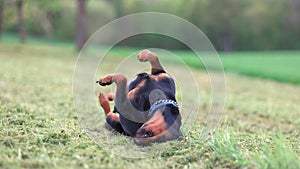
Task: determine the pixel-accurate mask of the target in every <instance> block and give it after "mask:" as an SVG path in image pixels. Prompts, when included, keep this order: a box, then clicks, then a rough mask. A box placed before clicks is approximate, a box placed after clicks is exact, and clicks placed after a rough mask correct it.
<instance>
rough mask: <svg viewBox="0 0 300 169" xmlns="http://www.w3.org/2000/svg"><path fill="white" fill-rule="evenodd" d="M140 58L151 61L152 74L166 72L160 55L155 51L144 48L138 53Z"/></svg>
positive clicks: (143, 60) (140, 59)
mask: <svg viewBox="0 0 300 169" xmlns="http://www.w3.org/2000/svg"><path fill="white" fill-rule="evenodd" d="M138 60H139V61H141V62H147V61H148V62H149V63H150V64H151V74H153V75H156V74H159V73H166V72H165V71H164V68H163V67H162V65H161V64H160V62H159V60H158V57H157V55H156V54H155V53H153V52H151V51H149V50H147V49H146V50H143V51H141V52H140V53H139V54H138Z"/></svg>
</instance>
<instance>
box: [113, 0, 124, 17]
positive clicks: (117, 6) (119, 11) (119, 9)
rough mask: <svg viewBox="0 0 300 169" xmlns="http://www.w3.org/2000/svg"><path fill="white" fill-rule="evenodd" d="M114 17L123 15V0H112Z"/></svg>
mask: <svg viewBox="0 0 300 169" xmlns="http://www.w3.org/2000/svg"><path fill="white" fill-rule="evenodd" d="M112 3H113V6H114V10H115V14H116V18H120V17H121V16H123V0H113V1H112Z"/></svg>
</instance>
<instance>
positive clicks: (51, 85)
mask: <svg viewBox="0 0 300 169" xmlns="http://www.w3.org/2000/svg"><path fill="white" fill-rule="evenodd" d="M124 51H125V52H130V50H128V51H126V50H124ZM124 51H123V52H122V50H120V51H119V52H120V53H119V55H121V54H124V53H125V52H124ZM238 54H240V53H237V55H238ZM250 54H251V53H250V52H249V55H250ZM262 54H263V53H259V54H255V53H253V55H262ZM265 54H266V55H268V53H265ZM112 55H114V56H116V55H118V54H116V53H112ZM187 55H188V54H187ZM232 55H235V53H232ZM76 56H77V53H76V52H74V49H73V47H72V46H71V45H63V46H62V47H61V46H60V45H54V44H51V43H49V44H48V43H46V42H45V43H36V42H30V43H28V44H24V45H20V44H18V43H15V42H0V67H1V72H2V73H1V74H0V87H1V90H0V168H300V164H299V156H300V155H299V154H300V147H299V140H298V139H299V128H300V120H299V116H300V112H299V110H300V106H299V104H298V103H299V101H300V97H299V96H300V86H297V85H293V84H288V83H278V82H276V81H273V80H263V79H259V78H249V77H245V76H241V75H239V74H234V73H230V72H229V73H227V74H226V79H227V91H226V97H227V101H226V107H225V110H224V114H223V116H222V123H221V124H220V125H219V127H218V128H217V130H216V131H215V133H214V134H213V135H212V137H211V138H210V139H208V140H207V141H201V140H200V139H199V138H200V135H201V131H202V129H203V127H204V125H205V122H204V121H203V119H202V116H199V117H198V119H196V122H195V123H194V125H193V127H192V128H191V129H190V130H189V131H184V133H183V134H184V137H185V139H183V140H181V141H173V142H167V143H163V144H155V145H153V146H151V147H146V148H139V147H136V146H134V145H133V142H132V140H131V139H129V138H126V137H124V136H120V135H117V134H114V133H111V132H109V131H106V130H104V129H103V128H102V124H101V122H100V121H99V124H98V126H100V127H99V128H97V127H98V126H96V127H95V126H94V127H95V128H96V129H95V131H94V134H97V133H98V135H99V137H98V140H97V143H98V144H99V145H97V144H95V143H94V141H93V140H92V139H91V138H90V137H89V136H90V135H89V134H88V133H87V132H86V130H83V128H82V125H81V123H80V122H79V119H78V116H77V115H76V113H75V112H76V110H75V109H74V105H73V104H74V103H73V96H72V78H73V69H74V64H75V62H76ZM225 57H226V58H227V57H228V58H230V57H231V56H224V58H225ZM233 57H235V56H233ZM121 61H122V57H117V56H116V57H112V58H109V59H107V60H105V62H106V66H105V65H103V68H102V69H101V70H100V73H99V74H105V73H111V72H112V71H114V69H115V66H117V65H118V63H120V62H121ZM227 61H228V62H229V60H227ZM128 62H129V63H137V62H136V61H135V60H130V59H129V60H128ZM163 64H164V66H165V67H167V70H169V71H170V73H173V74H175V75H176V76H177V75H178V76H179V77H183V79H182V81H184V82H187V80H189V79H184V77H185V76H186V75H185V74H183V73H184V72H185V70H184V69H183V68H181V67H178V66H176V65H174V64H173V63H169V62H168V61H163ZM143 66H144V65H142V68H143ZM134 70H139V67H133V66H132V67H130V68H128V69H124V70H123V69H122V71H127V72H125V73H130V72H132V71H134ZM192 72H193V73H194V74H195V76H196V77H200V78H198V80H199V84H201V86H200V87H201V88H200V94H201V96H202V98H203V99H202V100H201V104H200V112H201V113H202V114H205V112H207V111H208V109H209V98H210V83H209V77H208V75H207V73H206V72H205V71H202V70H198V69H192ZM291 74H292V73H291ZM186 78H188V76H187V77H186ZM83 83H84V82H83ZM100 90H106V91H108V90H109V89H107V88H105V89H104V88H96V92H99V91H100ZM180 90H181V93H184V94H185V93H187V94H188V96H187V100H191V103H190V104H192V101H193V100H195V98H194V97H195V96H194V94H195V93H193V92H190V90H189V84H188V83H182V85H181V86H180ZM196 101H197V100H196ZM91 104H95V102H92V103H91ZM87 109H88V108H87ZM92 113H95V116H97V117H98V116H101V114H103V112H102V111H101V110H100V109H99V110H98V111H97V112H91V114H92ZM183 113H185V112H183ZM96 121H97V120H96ZM110 142H111V144H115V145H116V146H119V147H123V148H125V150H122V149H121V150H114V151H120V152H121V151H123V152H124V153H127V152H130V150H132V149H137V150H141V151H144V152H147V153H150V154H153V155H154V156H150V157H148V158H125V157H122V156H118V155H116V154H112V153H111V151H110V148H112V147H110V146H109V143H110ZM162 148H163V150H167V151H162ZM126 149H127V150H129V151H126Z"/></svg>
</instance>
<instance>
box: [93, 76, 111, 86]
mask: <svg viewBox="0 0 300 169" xmlns="http://www.w3.org/2000/svg"><path fill="white" fill-rule="evenodd" d="M112 78H113V75H106V76H105V77H103V78H100V79H99V80H98V81H96V83H98V84H99V85H101V86H107V85H110V84H112V82H113V81H112Z"/></svg>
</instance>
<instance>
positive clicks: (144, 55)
mask: <svg viewBox="0 0 300 169" xmlns="http://www.w3.org/2000/svg"><path fill="white" fill-rule="evenodd" d="M152 54H153V53H152V52H151V51H150V50H147V49H145V50H142V51H141V52H140V53H139V54H138V55H137V57H138V60H139V61H140V62H147V61H149V57H151V55H152Z"/></svg>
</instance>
